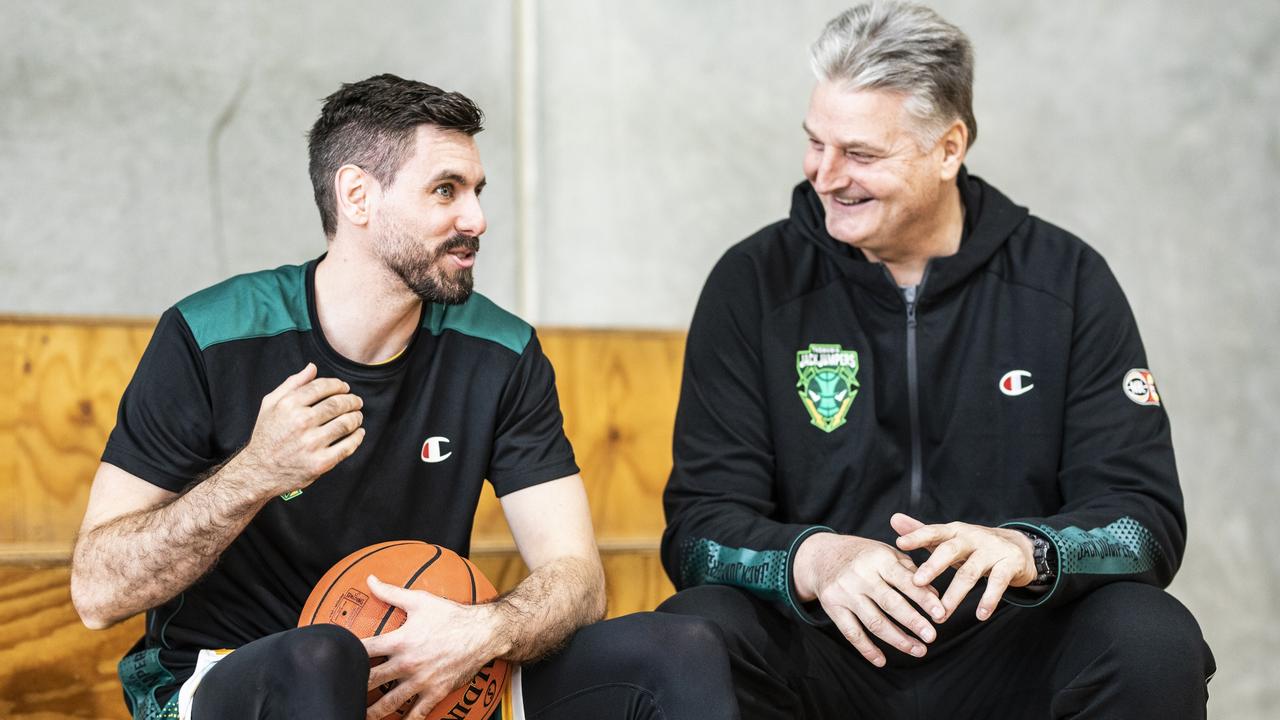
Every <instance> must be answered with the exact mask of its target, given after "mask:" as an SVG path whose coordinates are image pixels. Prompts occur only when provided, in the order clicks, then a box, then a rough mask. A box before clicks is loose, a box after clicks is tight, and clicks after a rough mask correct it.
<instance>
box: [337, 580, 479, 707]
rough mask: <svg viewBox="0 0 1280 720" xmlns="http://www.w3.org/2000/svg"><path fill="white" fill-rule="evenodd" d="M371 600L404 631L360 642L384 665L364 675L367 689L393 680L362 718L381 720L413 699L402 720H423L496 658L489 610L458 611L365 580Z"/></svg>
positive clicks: (426, 596) (441, 601)
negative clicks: (395, 615)
mask: <svg viewBox="0 0 1280 720" xmlns="http://www.w3.org/2000/svg"><path fill="white" fill-rule="evenodd" d="M368 583H369V589H370V590H371V591H372V592H373V595H374V597H376V598H378V599H379V600H381V601H383V602H385V603H388V604H390V605H394V606H395V607H398V608H400V609H402V610H404V611H405V613H407V615H408V617H407V618H406V619H405V622H404V625H401V626H400V627H399V628H397V629H395V630H393V631H391V632H389V633H386V634H385V635H378V636H376V637H371V638H365V639H364V640H362V641H361V642H363V643H364V647H365V651H367V652H368V653H369V657H370V658H378V657H385V658H386V660H385V661H383V662H382V663H380V664H378V665H375V666H374V667H373V668H372V669H371V670H370V671H369V689H373V688H375V687H378V686H379V685H382V684H383V683H385V682H388V681H390V680H399V681H400V682H399V684H397V685H396V686H395V687H394V688H392V690H391V691H390V692H388V693H387V694H385V695H383V696H382V698H380V699H379V700H378V702H376V703H374V704H373V705H371V706H369V709H368V711H367V712H366V715H365V716H366V717H367V718H369V719H370V720H381V718H384V717H386V716H388V715H391V714H392V713H394V712H395V711H396V709H397V708H399V707H400V706H402V705H404V704H405V702H407V701H408V700H409V699H411V698H413V696H414V695H417V696H418V697H417V700H416V701H415V702H414V704H413V707H412V708H410V710H409V712H408V713H407V714H406V715H405V716H404V717H405V719H406V720H418V719H420V718H425V717H426V716H427V713H428V712H430V711H431V709H432V708H434V707H435V706H436V704H437V703H439V702H440V701H441V700H443V699H444V698H445V696H446V695H448V694H449V693H450V692H452V691H453V690H454V689H456V688H458V687H461V686H462V685H464V684H466V683H467V682H469V681H470V680H471V678H472V677H473V676H474V675H475V674H476V671H478V670H479V669H480V668H481V667H482V666H483V665H484V664H485V663H487V662H489V661H490V660H492V659H493V658H495V657H498V656H499V655H501V654H502V648H501V647H499V644H498V639H497V637H496V633H495V632H494V631H493V629H494V628H496V627H497V626H498V617H497V613H496V612H494V610H493V608H492V607H491V606H490V605H484V604H481V605H461V604H459V603H456V602H453V601H452V600H447V599H445V598H442V597H439V596H437V595H432V594H431V593H429V592H425V591H422V590H406V589H405V588H401V587H396V586H395V585H388V584H386V583H384V582H381V581H379V580H378V579H377V578H375V577H373V576H370V577H369V580H368Z"/></svg>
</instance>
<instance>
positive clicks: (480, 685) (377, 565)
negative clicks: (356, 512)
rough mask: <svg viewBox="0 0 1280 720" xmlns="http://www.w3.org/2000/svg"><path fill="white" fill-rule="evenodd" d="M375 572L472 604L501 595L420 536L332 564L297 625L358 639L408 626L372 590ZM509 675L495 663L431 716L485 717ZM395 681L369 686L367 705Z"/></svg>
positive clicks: (393, 717)
mask: <svg viewBox="0 0 1280 720" xmlns="http://www.w3.org/2000/svg"><path fill="white" fill-rule="evenodd" d="M370 575H374V576H376V577H377V578H378V579H379V580H381V581H383V582H385V583H388V584H390V585H399V586H400V587H403V588H408V589H410V590H426V591H427V592H429V593H433V594H435V595H439V596H441V597H445V598H448V599H450V600H453V601H454V602H459V603H465V604H468V605H474V604H476V603H479V602H486V601H488V600H492V599H493V598H495V597H497V596H498V591H497V590H495V589H494V587H493V583H491V582H489V580H488V579H487V578H486V577H485V576H484V575H482V574H481V573H480V570H479V569H477V568H476V566H475V565H473V564H471V561H470V560H468V559H466V558H464V557H461V556H459V555H458V554H457V553H455V552H453V551H452V550H449V549H448V548H443V547H440V546H439V545H432V544H431V543H426V542H422V541H419V540H395V541H392V542H384V543H378V544H377V545H370V546H369V547H367V548H364V549H361V550H357V551H355V552H353V553H351V554H350V555H348V556H346V557H345V558H343V559H342V560H341V561H339V562H338V564H336V565H334V566H333V567H332V568H330V569H329V572H327V573H325V574H324V577H322V578H320V582H318V583H316V586H315V589H314V590H312V591H311V596H310V597H308V598H307V603H306V604H305V605H303V606H302V615H301V617H299V619H298V626H299V627H301V626H303V625H313V624H315V623H333V624H334V625H341V626H342V627H345V628H347V629H348V630H350V631H351V632H352V633H354V634H355V635H356V637H361V638H367V637H373V636H374V635H381V634H382V633H387V632H391V631H392V630H395V629H396V628H398V627H400V626H401V625H403V624H404V621H405V612H404V610H401V609H400V608H396V607H392V606H390V605H388V604H386V603H384V602H382V601H381V600H379V599H378V598H376V597H374V596H373V593H371V592H370V591H369V586H368V584H367V583H365V578H367V577H369V576H370ZM377 662H381V661H377ZM375 664H376V663H375ZM509 674H510V667H509V665H508V664H507V662H506V661H505V660H492V661H490V662H489V664H487V665H485V666H484V667H482V668H480V671H479V672H477V673H476V675H475V677H473V678H472V679H471V682H470V683H468V684H466V685H463V686H462V687H460V688H458V689H457V690H454V691H453V692H452V693H450V694H449V695H448V696H447V697H446V698H445V699H444V700H441V701H440V704H438V705H436V707H435V708H434V709H432V711H431V712H430V713H428V717H445V716H447V717H452V718H460V719H461V718H465V719H466V720H486V719H487V718H488V717H489V716H490V715H492V714H493V711H494V710H496V709H497V707H498V701H499V700H500V699H501V698H502V693H503V690H504V689H505V688H506V685H507V677H508V676H509ZM395 685H396V681H394V680H393V681H391V682H388V683H385V684H383V685H381V686H379V687H377V688H374V689H373V690H370V691H369V699H368V704H369V705H372V704H373V703H374V702H375V701H377V700H378V698H380V697H382V695H383V694H384V693H386V692H389V691H390V690H391V689H392V688H393V687H395ZM412 703H413V701H412V700H410V701H408V702H406V703H405V704H404V706H402V707H401V708H400V709H399V710H396V711H395V712H393V713H392V714H390V715H388V716H386V718H384V719H383V720H397V719H398V718H401V717H404V715H405V714H406V713H407V712H408V711H409V708H410V707H411V706H412Z"/></svg>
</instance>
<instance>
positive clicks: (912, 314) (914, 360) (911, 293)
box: [881, 265, 929, 515]
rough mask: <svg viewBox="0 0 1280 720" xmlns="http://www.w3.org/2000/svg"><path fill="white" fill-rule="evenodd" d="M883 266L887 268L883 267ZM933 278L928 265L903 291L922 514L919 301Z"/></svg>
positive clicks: (916, 501) (914, 496)
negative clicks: (926, 285) (917, 281)
mask: <svg viewBox="0 0 1280 720" xmlns="http://www.w3.org/2000/svg"><path fill="white" fill-rule="evenodd" d="M881 267H884V266H883V265H881ZM884 273H885V275H886V276H888V278H889V281H890V282H893V285H894V287H898V284H897V282H895V281H894V280H893V275H891V274H890V273H889V268H887V267H886V268H884ZM928 279H929V266H928V265H925V268H924V274H923V275H921V276H920V284H919V285H916V286H915V287H907V288H901V291H902V299H903V300H904V301H905V302H906V305H907V402H908V405H909V406H908V410H907V412H908V415H909V417H910V418H911V503H910V510H911V514H912V515H915V514H916V513H918V512H919V511H920V499H921V496H922V495H923V494H924V458H923V450H922V448H923V445H924V443H923V441H922V440H921V437H920V368H919V357H918V354H917V352H916V298H918V297H920V293H922V292H923V291H924V283H925V281H926V280H928Z"/></svg>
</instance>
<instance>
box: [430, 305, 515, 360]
mask: <svg viewBox="0 0 1280 720" xmlns="http://www.w3.org/2000/svg"><path fill="white" fill-rule="evenodd" d="M422 324H423V326H424V327H426V328H427V329H428V330H429V331H430V332H431V334H432V335H440V334H441V333H444V332H446V331H453V332H456V333H460V334H462V335H466V336H468V337H472V338H476V339H478V340H483V341H486V342H490V343H494V344H496V345H500V346H502V347H505V348H506V349H508V350H510V351H511V352H514V353H515V354H517V355H520V354H522V353H523V352H524V349H525V347H526V346H528V344H529V340H530V339H531V338H532V337H533V326H531V325H530V324H529V323H527V322H525V321H524V320H522V319H520V318H519V317H518V316H516V315H515V314H514V313H512V312H509V311H507V310H505V309H503V308H502V307H500V306H499V305H498V304H497V303H495V302H493V301H492V300H490V299H489V298H487V297H485V296H484V295H482V294H480V293H478V292H473V293H471V297H469V298H467V301H466V302H464V303H462V304H460V305H442V304H440V303H433V304H432V305H431V309H430V311H429V312H427V313H424V315H423V319H422Z"/></svg>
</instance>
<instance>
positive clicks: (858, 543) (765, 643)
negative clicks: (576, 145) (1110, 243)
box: [659, 3, 1214, 718]
mask: <svg viewBox="0 0 1280 720" xmlns="http://www.w3.org/2000/svg"><path fill="white" fill-rule="evenodd" d="M812 62H813V69H814V72H815V74H816V75H817V84H816V86H815V87H814V89H813V92H812V95H811V98H810V102H809V108H808V112H807V113H806V115H805V117H804V122H803V128H804V131H805V134H806V135H807V140H808V143H807V150H806V152H805V155H804V162H803V168H804V173H805V177H806V180H805V181H804V182H801V183H800V184H799V185H798V186H797V187H796V188H795V190H794V192H793V194H792V200H791V215H790V218H788V219H787V220H784V221H782V222H779V223H775V224H773V225H770V226H769V227H766V228H764V229H763V230H761V231H760V232H758V233H756V234H755V235H754V236H752V237H750V238H748V239H747V240H745V241H743V242H741V243H739V244H738V245H736V246H734V247H733V248H732V249H730V250H729V251H728V252H727V253H726V254H725V256H724V257H723V258H722V259H721V260H720V262H719V264H718V265H717V266H716V268H715V269H714V270H713V271H712V273H711V276H710V278H709V279H708V280H707V283H706V286H705V288H704V290H703V293H702V297H701V298H700V299H699V302H698V309H697V311H696V313H695V314H694V318H693V323H692V325H691V327H690V329H689V339H688V350H687V352H686V357H685V370H684V382H683V385H682V387H681V395H680V406H679V411H678V413H677V419H676V429H675V452H674V468H673V470H672V473H671V478H670V481H669V483H668V485H667V489H666V495H665V498H664V499H665V503H666V512H667V521H668V526H667V531H666V534H665V535H664V537H663V547H662V551H663V561H664V563H665V565H666V568H667V572H668V574H669V575H670V576H671V578H672V580H673V581H674V582H675V584H676V586H677V587H678V588H681V590H680V592H679V593H677V594H676V595H675V596H674V597H673V598H671V599H670V600H668V601H667V602H666V603H664V604H663V605H662V606H660V608H659V609H660V610H666V611H670V612H676V613H683V614H687V615H690V616H700V617H707V618H713V619H715V620H716V621H717V622H718V623H719V624H720V626H721V627H722V628H723V630H724V633H725V636H726V640H727V642H728V645H729V650H730V655H731V659H732V668H733V674H734V680H735V682H736V684H737V690H738V699H739V705H740V708H741V710H742V714H743V716H744V717H753V718H777V717H786V718H847V717H866V718H906V717H910V718H919V717H947V718H1047V717H1054V718H1064V717H1073V718H1085V717H1088V718H1100V717H1107V718H1193V717H1204V714H1205V701H1206V687H1205V683H1206V678H1207V677H1209V676H1210V675H1212V673H1213V667H1214V665H1213V658H1212V655H1211V653H1210V652H1209V649H1208V647H1207V646H1206V645H1205V643H1204V640H1203V638H1202V636H1201V633H1200V628H1199V627H1198V625H1197V624H1196V621H1195V619H1194V618H1193V617H1192V616H1191V614H1190V613H1189V612H1188V611H1187V609H1186V608H1185V607H1183V606H1182V605H1181V604H1180V603H1179V602H1178V601H1177V600H1176V599H1175V598H1174V597H1173V596H1171V595H1169V594H1168V593H1166V592H1164V591H1163V589H1162V588H1163V587H1164V586H1165V585H1167V584H1168V583H1169V581H1170V580H1171V579H1172V578H1173V575H1174V573H1175V572H1176V570H1177V568H1178V564H1179V560H1180V558H1181V555H1182V550H1183V545H1184V541H1185V538H1186V521H1185V517H1184V515H1183V509H1182V495H1181V492H1180V491H1179V487H1178V475H1177V471H1176V469H1175V466H1174V457H1173V447H1172V443H1171V440H1170V434H1169V421H1168V416H1167V415H1166V413H1165V411H1164V408H1163V407H1162V405H1161V402H1160V396H1159V394H1158V393H1157V392H1156V389H1155V385H1154V383H1153V381H1152V378H1151V373H1150V372H1148V371H1147V370H1146V369H1145V368H1146V367H1147V363H1146V356H1145V353H1144V351H1143V348H1142V342H1141V340H1140V338H1139V336H1138V329H1137V326H1136V324H1135V322H1134V319H1133V316H1132V314H1131V313H1130V312H1129V308H1128V305H1127V303H1126V302H1125V298H1124V294H1123V293H1122V292H1121V290H1120V287H1119V285H1118V284H1117V282H1116V280H1115V278H1114V277H1113V276H1112V274H1111V272H1110V270H1109V269H1108V268H1107V265H1106V263H1105V262H1104V261H1103V259H1102V258H1101V257H1100V256H1099V255H1098V253H1097V252H1095V251H1094V250H1093V249H1092V248H1090V247H1089V246H1087V245H1086V244H1085V243H1083V242H1082V241H1081V240H1079V239H1078V238H1076V237H1074V236H1072V235H1070V234H1069V233H1067V232H1065V231H1063V230H1061V229H1059V228H1057V227H1054V226H1053V225H1051V224H1049V223H1047V222H1045V221H1044V220H1041V219H1039V218H1037V217H1035V216H1032V215H1030V214H1029V213H1028V212H1027V210H1026V209H1025V208H1022V207H1019V206H1018V205H1015V204H1014V203H1013V202H1012V201H1010V200H1009V199H1008V198H1007V197H1005V196H1004V195H1003V194H1001V193H1000V192H999V191H998V190H997V189H995V188H994V187H992V186H991V185H989V184H987V183H985V182H983V181H982V180H981V179H979V178H977V177H975V176H972V175H969V174H968V173H967V172H966V171H965V169H964V166H963V164H964V160H965V156H966V153H967V151H968V149H969V147H970V144H971V143H972V142H973V140H974V138H975V137H976V135H977V124H976V122H975V121H974V115H973V108H972V97H973V96H972V83H973V53H972V50H971V48H970V45H969V41H968V39H967V38H966V37H965V36H964V34H963V33H962V32H961V31H960V30H959V29H958V28H956V27H955V26H953V25H951V24H950V23H947V22H946V21H945V20H943V19H942V18H940V17H938V15H937V14H936V13H934V12H933V11H932V10H930V9H928V8H925V7H921V6H919V5H910V4H905V3H873V4H866V5H860V6H858V7H856V8H853V9H851V10H849V11H847V12H845V13H843V14H841V15H840V16H838V17H837V18H835V19H834V20H832V21H831V23H829V24H828V26H827V28H826V30H825V32H823V34H822V36H821V37H820V38H819V39H818V41H817V42H816V43H815V44H814V45H813V51H812ZM1046 134H1047V133H1046Z"/></svg>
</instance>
